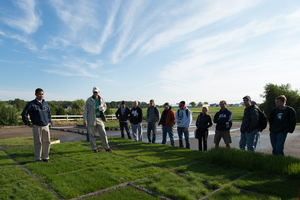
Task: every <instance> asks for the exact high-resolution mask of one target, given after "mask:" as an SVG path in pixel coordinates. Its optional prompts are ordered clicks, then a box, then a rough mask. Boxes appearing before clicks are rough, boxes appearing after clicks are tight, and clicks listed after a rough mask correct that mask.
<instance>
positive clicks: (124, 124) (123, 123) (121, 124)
mask: <svg viewBox="0 0 300 200" xmlns="http://www.w3.org/2000/svg"><path fill="white" fill-rule="evenodd" d="M124 128H125V130H126V132H127V135H128V139H131V137H130V132H129V128H128V122H120V129H121V136H122V138H125V136H124Z"/></svg>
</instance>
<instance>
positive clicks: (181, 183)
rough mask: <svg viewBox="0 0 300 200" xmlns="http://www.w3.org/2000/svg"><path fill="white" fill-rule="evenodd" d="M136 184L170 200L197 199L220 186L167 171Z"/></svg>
mask: <svg viewBox="0 0 300 200" xmlns="http://www.w3.org/2000/svg"><path fill="white" fill-rule="evenodd" d="M136 184H137V185H139V186H141V187H144V188H147V189H148V190H151V191H154V192H155V193H157V194H159V195H163V196H166V197H169V198H171V199H186V200H188V199H191V200H192V199H199V198H201V197H203V196H205V195H207V194H208V193H209V192H211V190H214V189H217V188H219V187H220V184H215V183H210V182H206V181H203V180H201V179H199V178H196V177H193V176H179V175H177V174H176V173H174V172H169V171H164V172H162V173H160V174H156V175H154V176H153V177H152V178H149V179H143V180H141V181H138V182H137V183H136Z"/></svg>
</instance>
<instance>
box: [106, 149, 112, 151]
mask: <svg viewBox="0 0 300 200" xmlns="http://www.w3.org/2000/svg"><path fill="white" fill-rule="evenodd" d="M105 151H113V150H112V149H105Z"/></svg>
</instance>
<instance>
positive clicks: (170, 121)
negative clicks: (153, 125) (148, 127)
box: [158, 102, 175, 146]
mask: <svg viewBox="0 0 300 200" xmlns="http://www.w3.org/2000/svg"><path fill="white" fill-rule="evenodd" d="M164 107H165V110H164V111H163V112H162V114H161V119H160V121H159V123H158V125H160V124H161V125H162V132H163V139H162V142H161V143H162V144H166V142H167V133H168V134H169V137H170V142H171V145H172V146H174V135H173V125H174V124H175V112H174V111H173V110H172V106H170V104H169V103H168V102H167V103H165V105H164Z"/></svg>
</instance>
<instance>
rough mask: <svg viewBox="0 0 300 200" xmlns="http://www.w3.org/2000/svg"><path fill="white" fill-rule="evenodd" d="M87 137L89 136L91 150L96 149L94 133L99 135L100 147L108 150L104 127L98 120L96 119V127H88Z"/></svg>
mask: <svg viewBox="0 0 300 200" xmlns="http://www.w3.org/2000/svg"><path fill="white" fill-rule="evenodd" d="M88 131H89V136H90V144H91V148H92V150H96V149H97V145H96V139H95V132H96V131H97V132H98V133H99V136H100V139H101V141H102V145H103V147H104V149H109V145H108V141H107V136H106V131H105V126H104V124H103V122H102V120H101V119H100V118H96V126H88Z"/></svg>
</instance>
